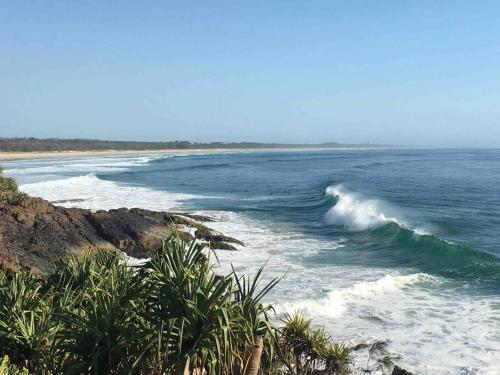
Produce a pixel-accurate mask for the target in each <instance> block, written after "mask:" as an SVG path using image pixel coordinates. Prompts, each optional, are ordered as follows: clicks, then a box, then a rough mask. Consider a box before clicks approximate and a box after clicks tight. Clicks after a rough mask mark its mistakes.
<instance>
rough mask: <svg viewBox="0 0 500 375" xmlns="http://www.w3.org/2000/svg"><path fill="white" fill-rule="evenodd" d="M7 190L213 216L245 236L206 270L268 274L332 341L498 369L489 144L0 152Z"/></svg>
mask: <svg viewBox="0 0 500 375" xmlns="http://www.w3.org/2000/svg"><path fill="white" fill-rule="evenodd" d="M3 166H4V168H5V174H7V175H9V176H12V177H15V178H16V179H17V180H18V183H19V185H20V187H21V190H23V191H25V192H27V193H29V194H31V195H34V196H41V197H43V198H45V199H48V200H50V201H61V200H69V201H67V202H65V203H63V205H66V206H78V207H84V208H90V209H110V208H118V207H142V208H147V209H154V210H178V211H188V212H197V213H203V214H207V215H210V216H213V217H214V218H215V219H216V220H217V222H215V223H213V224H211V226H212V227H213V228H215V229H218V230H221V231H223V232H224V233H225V234H227V235H229V236H233V237H236V238H238V239H240V240H242V241H244V242H245V247H242V248H240V249H239V250H238V251H222V250H221V251H218V257H219V261H220V265H219V266H218V267H220V272H229V271H230V265H231V264H233V265H234V267H235V268H236V269H237V270H238V271H239V272H240V273H252V272H254V271H255V270H256V269H258V268H259V267H261V266H263V265H264V266H265V271H264V273H265V275H266V278H268V279H271V278H273V277H281V278H282V280H281V282H280V283H279V284H278V286H277V287H276V288H275V289H274V290H273V291H272V293H271V294H270V295H269V298H268V299H269V301H270V302H272V303H273V304H274V305H275V306H276V311H277V313H278V314H283V313H286V312H293V311H295V310H301V311H303V312H304V313H305V314H307V315H308V316H310V317H312V318H313V319H314V322H315V323H317V324H319V325H323V326H325V327H326V329H327V330H328V331H330V332H331V333H332V335H333V336H334V337H335V338H336V339H337V340H339V341H346V342H349V343H359V342H362V341H366V340H390V344H389V349H390V351H391V353H392V354H394V355H399V356H400V357H401V359H400V360H399V362H400V363H401V364H402V365H403V366H405V367H406V368H408V369H410V370H413V371H415V373H417V374H500V150H472V149H467V150H451V149H446V150H445V149H443V150H436V149H335V150H300V151H291V150H276V151H242V152H220V153H214V152H205V153H204V152H186V153H184V154H182V153H165V154H163V155H148V154H147V153H145V154H144V155H131V156H123V155H120V156H107V157H75V158H57V159H40V160H19V161H9V162H4V163H3Z"/></svg>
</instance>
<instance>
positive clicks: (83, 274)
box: [0, 237, 350, 375]
mask: <svg viewBox="0 0 500 375" xmlns="http://www.w3.org/2000/svg"><path fill="white" fill-rule="evenodd" d="M211 254H212V251H211V250H210V249H207V248H205V247H204V245H202V244H199V243H197V242H196V240H195V241H193V242H192V243H186V242H184V241H183V240H181V239H179V238H178V237H172V238H169V239H168V240H166V241H164V243H163V247H162V249H160V250H158V251H157V252H156V253H155V254H154V255H153V257H152V258H151V260H150V261H148V262H146V263H145V264H142V265H139V266H130V265H128V264H127V263H126V262H125V261H124V260H123V259H122V258H121V256H120V254H119V253H117V252H107V251H103V250H99V251H96V252H93V253H89V254H87V255H85V256H84V257H83V258H80V259H78V258H75V257H70V258H68V259H66V260H64V261H61V262H59V263H58V264H57V266H56V270H55V272H54V273H52V274H51V275H45V276H38V275H33V274H30V273H26V272H20V273H17V274H14V275H9V276H8V275H6V274H5V273H4V272H2V271H0V356H5V355H8V356H9V357H8V359H6V360H4V362H5V363H4V364H3V365H2V366H3V368H8V369H9V370H4V372H5V371H8V372H7V373H6V374H20V373H26V371H29V372H30V373H34V374H42V375H43V374H46V375H56V374H188V373H189V374H201V373H206V374H240V375H256V374H257V373H269V374H270V373H282V372H283V371H284V370H286V371H288V372H289V373H293V374H306V373H311V371H313V370H315V369H323V370H324V372H323V373H325V374H334V373H335V374H343V373H345V372H344V370H345V369H348V366H349V363H350V351H349V349H348V348H347V347H345V346H342V345H338V344H334V343H333V342H332V341H331V339H330V336H329V335H327V334H326V333H325V331H324V330H322V329H315V330H313V329H311V321H310V320H308V319H306V318H305V317H303V316H302V315H300V314H295V315H293V316H291V317H288V318H287V319H285V322H284V326H283V328H282V329H280V330H276V329H275V328H274V327H273V325H272V324H271V315H272V307H271V306H270V305H268V304H265V303H263V299H264V297H265V296H266V294H267V293H268V292H269V291H270V290H271V289H272V288H273V287H274V286H275V285H276V283H277V282H278V280H277V279H274V280H272V281H271V282H270V283H268V284H265V285H263V286H260V285H259V282H260V280H261V275H262V269H261V270H259V271H258V272H257V273H256V275H255V277H253V278H250V277H240V276H238V275H237V274H236V272H235V271H234V270H233V272H232V273H231V274H229V275H219V274H217V273H216V272H214V269H213V268H212V262H211V261H210V256H211ZM287 353H293V354H294V355H293V356H290V355H288V354H287ZM294 366H295V367H294ZM16 368H17V369H23V370H22V371H25V372H19V371H21V370H17V369H16ZM24 369H27V370H24ZM16 371H17V372H16ZM0 375H2V373H0Z"/></svg>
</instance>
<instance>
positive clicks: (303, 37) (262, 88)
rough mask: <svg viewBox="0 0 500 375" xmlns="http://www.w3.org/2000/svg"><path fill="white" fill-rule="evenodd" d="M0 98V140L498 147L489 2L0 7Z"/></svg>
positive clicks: (499, 48)
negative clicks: (20, 138)
mask: <svg viewBox="0 0 500 375" xmlns="http://www.w3.org/2000/svg"><path fill="white" fill-rule="evenodd" d="M0 103H1V104H0V136H37V137H84V138H106V139H124V140H172V139H183V140H184V139H185V140H192V141H243V140H245V141H262V142H325V141H339V142H372V143H391V144H404V145H421V146H459V147H462V146H470V147H475V146H481V147H500V2H498V1H458V0H457V1H445V0H443V1H426V0H421V1H404V0H400V1H333V0H330V1H246V2H240V1H227V2H222V1H197V2H194V1H193V2H191V1H183V2H175V3H174V2H169V1H158V2H149V1H144V2H139V1H134V2H124V1H80V2H73V1H29V2H25V1H10V2H4V3H3V4H2V6H1V8H0Z"/></svg>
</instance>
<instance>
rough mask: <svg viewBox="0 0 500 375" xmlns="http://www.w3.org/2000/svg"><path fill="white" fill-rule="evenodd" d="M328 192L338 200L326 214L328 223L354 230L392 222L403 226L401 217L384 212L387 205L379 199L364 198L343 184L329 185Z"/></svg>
mask: <svg viewBox="0 0 500 375" xmlns="http://www.w3.org/2000/svg"><path fill="white" fill-rule="evenodd" d="M326 194H327V195H331V196H333V197H334V198H335V199H336V200H337V202H336V204H335V205H334V206H333V207H332V208H331V209H330V210H329V211H328V212H327V214H326V216H325V221H326V223H327V224H331V225H342V226H344V227H346V228H347V229H349V230H352V231H364V230H367V229H374V228H379V227H381V226H384V225H386V224H389V223H391V222H393V223H397V224H399V225H401V226H403V223H402V222H401V221H400V220H399V219H397V218H396V217H393V216H391V215H388V214H386V213H385V212H384V211H386V210H387V207H386V206H385V205H384V203H383V202H381V201H379V200H377V199H366V198H363V197H362V196H360V195H358V194H355V193H352V192H349V191H348V190H346V189H345V188H344V187H343V186H342V185H335V186H329V187H328V188H327V189H326Z"/></svg>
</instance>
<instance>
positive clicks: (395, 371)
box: [392, 365, 413, 375]
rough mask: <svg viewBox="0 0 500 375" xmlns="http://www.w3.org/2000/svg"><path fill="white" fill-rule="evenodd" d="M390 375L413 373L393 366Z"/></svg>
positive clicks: (409, 374) (408, 374) (410, 374)
mask: <svg viewBox="0 0 500 375" xmlns="http://www.w3.org/2000/svg"><path fill="white" fill-rule="evenodd" d="M392 375H413V373H412V372H409V371H406V370H405V369H403V368H401V367H399V366H397V365H395V366H394V368H393V369H392Z"/></svg>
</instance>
